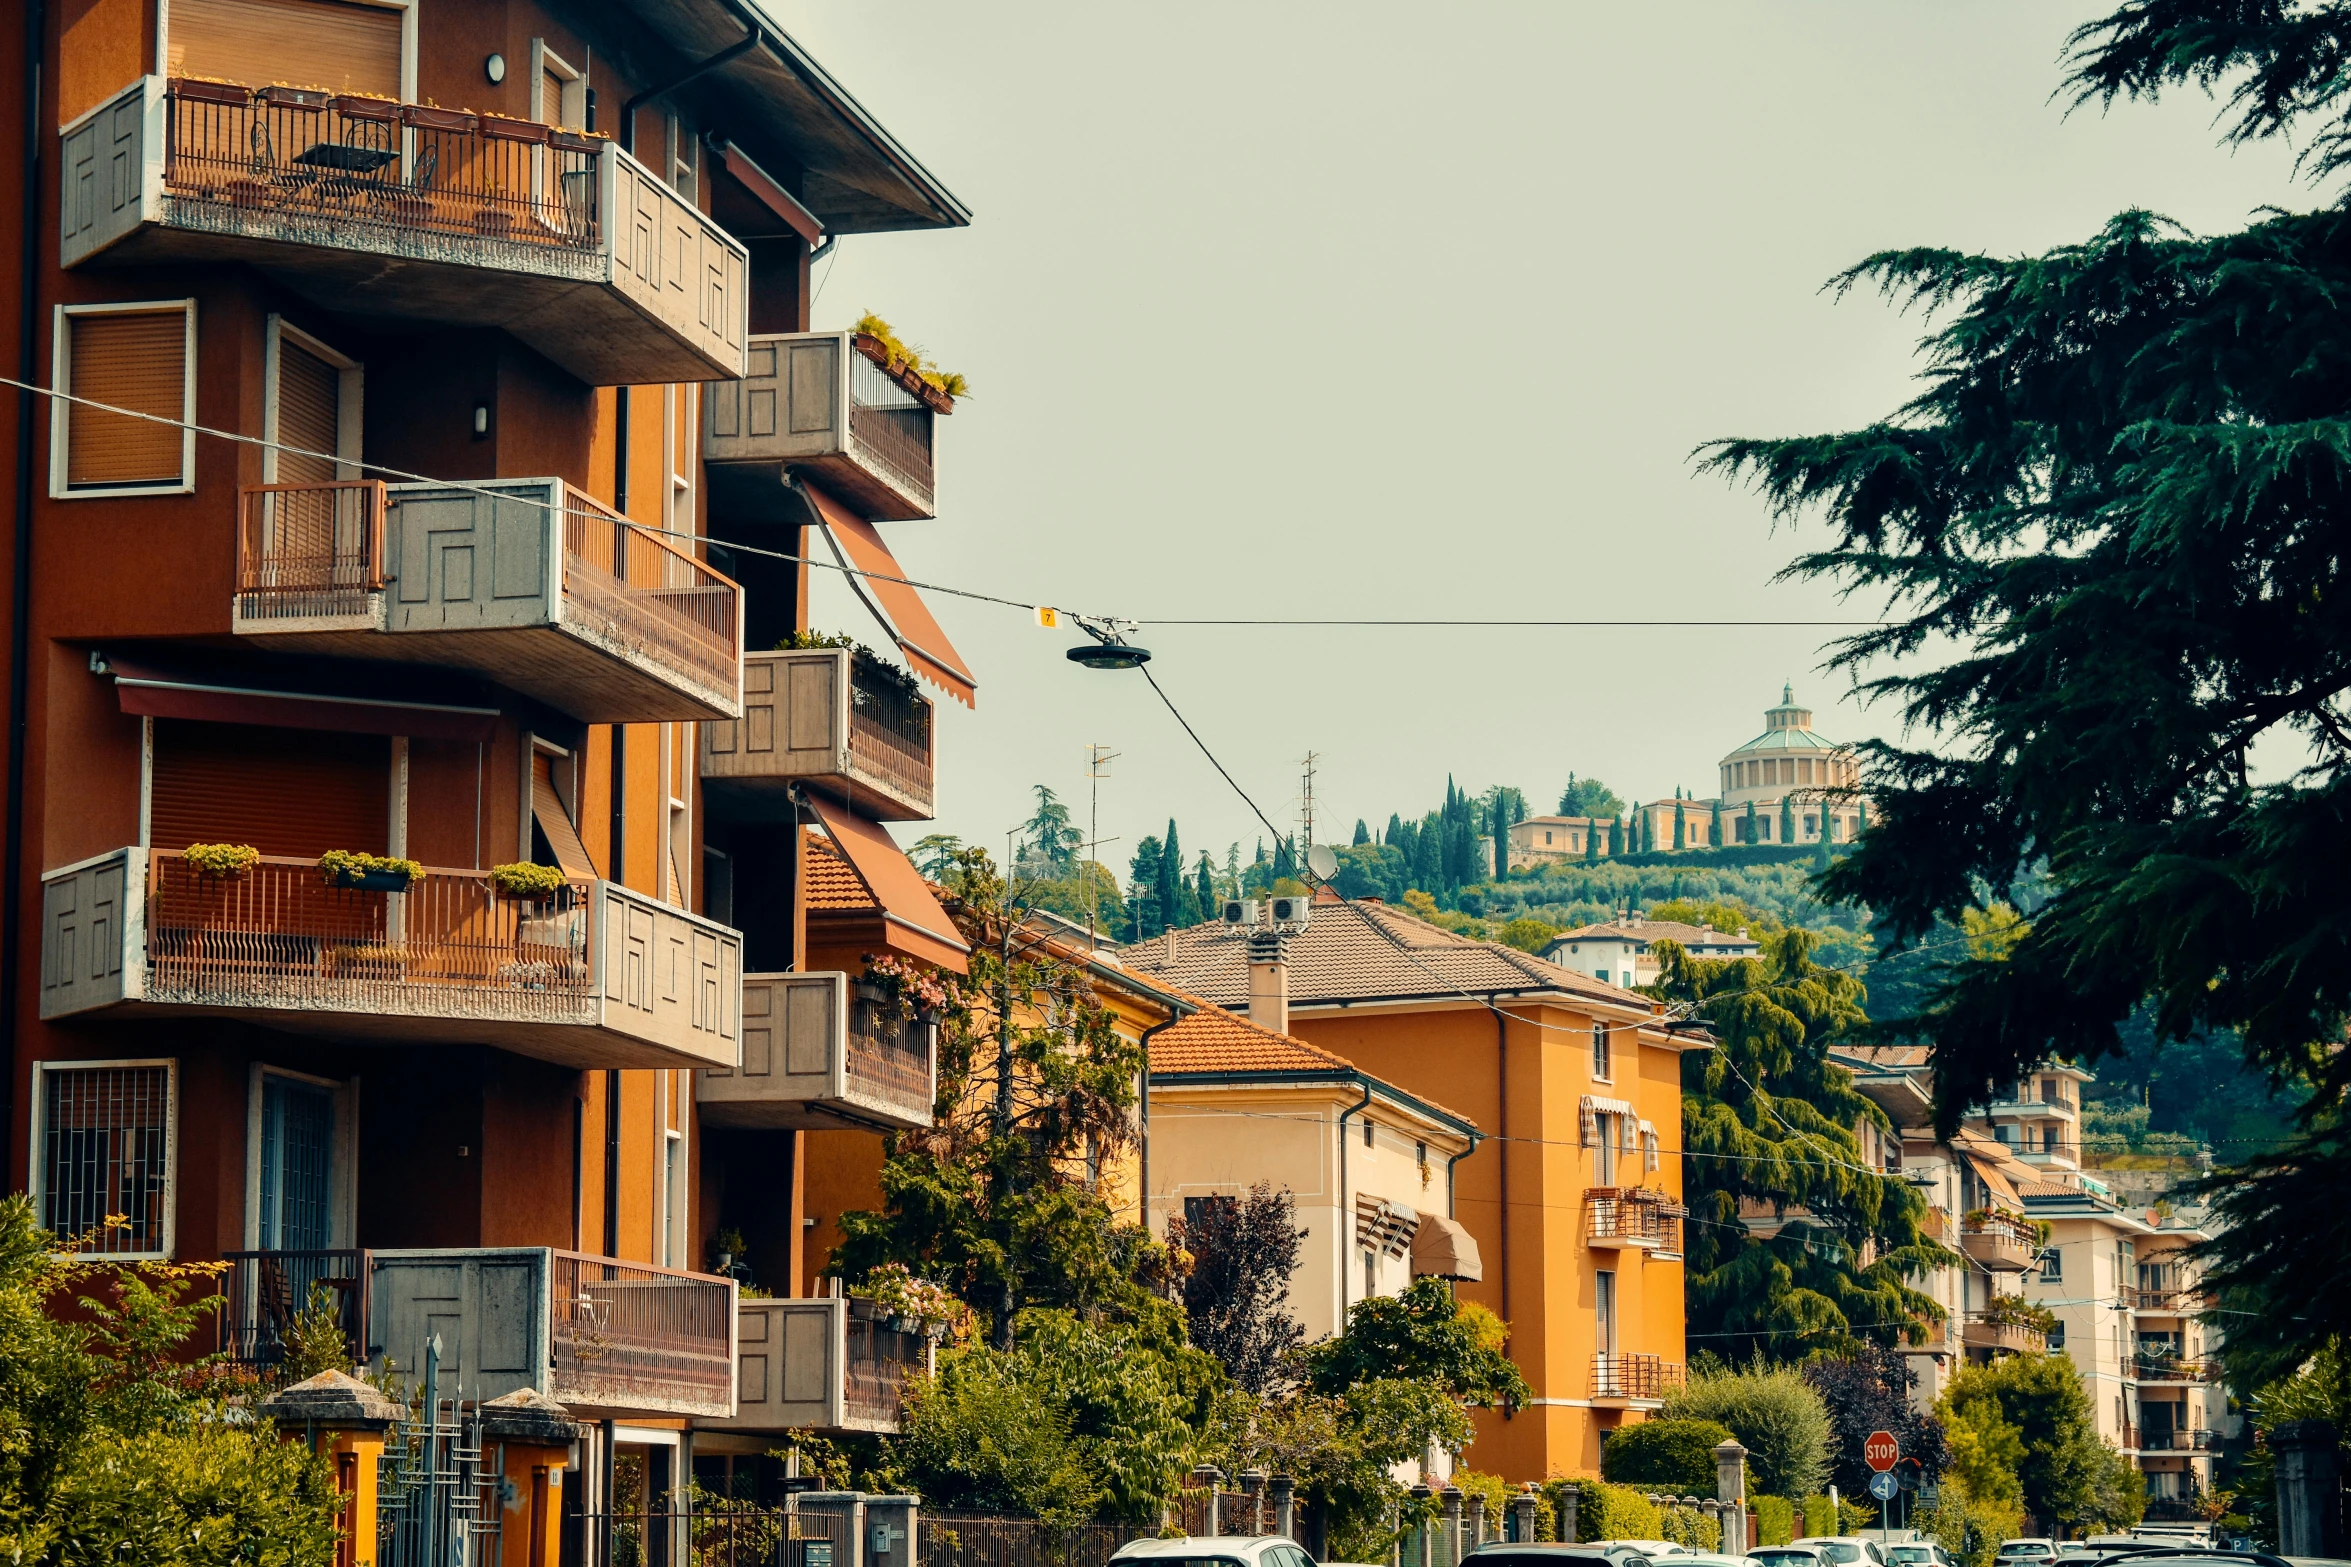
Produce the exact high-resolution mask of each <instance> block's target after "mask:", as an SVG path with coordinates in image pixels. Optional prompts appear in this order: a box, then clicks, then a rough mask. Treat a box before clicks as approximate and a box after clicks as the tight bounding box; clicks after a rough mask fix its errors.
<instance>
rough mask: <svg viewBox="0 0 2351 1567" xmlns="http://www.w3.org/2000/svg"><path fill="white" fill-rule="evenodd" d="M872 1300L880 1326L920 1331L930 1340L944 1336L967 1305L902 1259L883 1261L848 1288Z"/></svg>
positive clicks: (899, 1330) (904, 1331)
mask: <svg viewBox="0 0 2351 1567" xmlns="http://www.w3.org/2000/svg"><path fill="white" fill-rule="evenodd" d="M850 1293H851V1294H852V1295H853V1296H857V1297H861V1298H863V1299H866V1300H870V1301H872V1302H873V1304H874V1307H875V1309H876V1310H878V1311H879V1312H880V1313H881V1315H882V1326H883V1327H885V1328H887V1329H889V1331H891V1332H892V1333H920V1334H922V1335H923V1336H924V1337H926V1338H929V1339H931V1340H932V1341H933V1342H936V1341H938V1340H939V1339H941V1338H943V1337H945V1336H946V1334H947V1333H948V1331H949V1330H950V1329H952V1328H954V1327H955V1326H956V1324H957V1323H958V1322H960V1321H961V1320H962V1319H963V1318H964V1317H965V1316H966V1315H968V1313H969V1310H970V1308H969V1307H967V1306H965V1305H964V1304H963V1302H962V1301H960V1300H958V1299H956V1298H955V1294H954V1292H953V1291H952V1290H950V1289H948V1288H947V1287H946V1286H945V1285H943V1284H933V1283H932V1282H931V1281H930V1280H928V1279H926V1278H922V1277H920V1276H919V1275H917V1274H916V1273H914V1272H913V1271H912V1270H911V1269H909V1268H908V1267H907V1266H906V1265H905V1264H904V1263H902V1262H885V1263H882V1264H881V1265H879V1266H878V1267H876V1268H875V1269H874V1270H873V1271H872V1272H871V1273H868V1274H867V1275H866V1276H865V1279H864V1282H863V1283H861V1284H859V1285H857V1286H856V1287H855V1288H854V1289H852V1290H851V1291H850Z"/></svg>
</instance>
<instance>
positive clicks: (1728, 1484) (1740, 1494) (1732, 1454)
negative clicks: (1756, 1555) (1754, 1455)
mask: <svg viewBox="0 0 2351 1567" xmlns="http://www.w3.org/2000/svg"><path fill="white" fill-rule="evenodd" d="M1714 1499H1715V1500H1716V1501H1717V1502H1722V1503H1728V1504H1732V1505H1729V1506H1726V1507H1725V1508H1724V1511H1723V1515H1722V1550H1723V1554H1724V1555H1725V1556H1744V1555H1746V1554H1747V1450H1746V1449H1745V1448H1743V1447H1741V1446H1740V1445H1739V1444H1738V1443H1736V1442H1725V1443H1723V1444H1721V1445H1720V1446H1718V1447H1717V1448H1715V1450H1714Z"/></svg>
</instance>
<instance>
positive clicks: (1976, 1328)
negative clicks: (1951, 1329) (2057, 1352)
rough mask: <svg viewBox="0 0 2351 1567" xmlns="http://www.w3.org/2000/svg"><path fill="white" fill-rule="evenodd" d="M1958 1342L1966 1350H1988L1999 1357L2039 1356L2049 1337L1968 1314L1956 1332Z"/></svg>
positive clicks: (2017, 1324)
mask: <svg viewBox="0 0 2351 1567" xmlns="http://www.w3.org/2000/svg"><path fill="white" fill-rule="evenodd" d="M1959 1341H1960V1342H1961V1343H1962V1344H1964V1345H1966V1346H1967V1347H1968V1348H1969V1349H1987V1350H1991V1351H1992V1352H1994V1353H1995V1354H2002V1355H2039V1354H2045V1353H2047V1351H2048V1348H2049V1335H2048V1334H2046V1333H2044V1332H2042V1331H2041V1330H2040V1329H2039V1328H2036V1327H2031V1326H2029V1325H2027V1324H2025V1323H2022V1322H2002V1321H1999V1320H1996V1319H1993V1318H1989V1317H1986V1316H1985V1315H1984V1314H1983V1313H1982V1312H1974V1313H1970V1314H1969V1316H1968V1319H1967V1321H1966V1322H1965V1323H1964V1324H1962V1325H1961V1327H1960V1330H1959Z"/></svg>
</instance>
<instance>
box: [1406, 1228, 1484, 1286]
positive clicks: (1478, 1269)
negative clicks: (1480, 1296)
mask: <svg viewBox="0 0 2351 1567" xmlns="http://www.w3.org/2000/svg"><path fill="white" fill-rule="evenodd" d="M1412 1271H1413V1272H1414V1273H1415V1274H1418V1275H1422V1276H1429V1275H1434V1276H1435V1277H1437V1278H1440V1279H1467V1280H1468V1281H1469V1282H1470V1283H1472V1284H1475V1283H1477V1282H1479V1281H1480V1280H1481V1279H1483V1278H1484V1277H1485V1265H1484V1264H1483V1263H1482V1262H1480V1261H1479V1259H1478V1243H1477V1237H1476V1236H1474V1235H1472V1234H1470V1233H1469V1231H1468V1230H1467V1229H1466V1228H1465V1227H1463V1225H1462V1224H1461V1222H1460V1221H1459V1220H1457V1219H1448V1218H1446V1217H1445V1216H1444V1215H1443V1214H1439V1213H1424V1214H1422V1215H1421V1216H1420V1228H1419V1229H1418V1230H1417V1231H1416V1232H1414V1234H1413V1237H1412Z"/></svg>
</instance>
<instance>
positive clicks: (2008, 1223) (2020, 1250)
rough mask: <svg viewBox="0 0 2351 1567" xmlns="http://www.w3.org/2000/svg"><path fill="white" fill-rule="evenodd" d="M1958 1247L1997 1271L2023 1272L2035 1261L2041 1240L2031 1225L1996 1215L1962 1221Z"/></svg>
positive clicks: (1978, 1261)
mask: <svg viewBox="0 0 2351 1567" xmlns="http://www.w3.org/2000/svg"><path fill="white" fill-rule="evenodd" d="M1959 1249H1960V1250H1961V1251H1963V1252H1965V1253H1966V1254H1967V1255H1968V1257H1969V1258H1970V1259H1971V1260H1973V1261H1974V1262H1976V1263H1978V1264H1980V1265H1981V1266H1983V1267H1986V1268H1989V1269H1991V1270H1992V1271H1993V1272H1994V1273H2022V1272H2024V1270H2025V1269H2027V1268H2029V1267H2031V1266H2032V1265H2033V1257H2034V1256H2035V1255H2036V1254H2037V1253H2038V1252H2039V1251H2040V1249H2041V1243H2040V1240H2039V1238H2038V1237H2037V1236H2035V1235H2034V1233H2033V1231H2032V1229H2031V1228H2030V1227H2029V1226H2027V1225H2024V1224H2020V1223H2018V1222H2016V1221H2014V1220H2011V1219H2006V1218H2002V1217H2000V1216H1998V1215H1994V1216H1993V1217H1990V1218H1981V1219H1968V1220H1965V1221H1963V1222H1962V1223H1961V1224H1960V1226H1959Z"/></svg>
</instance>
